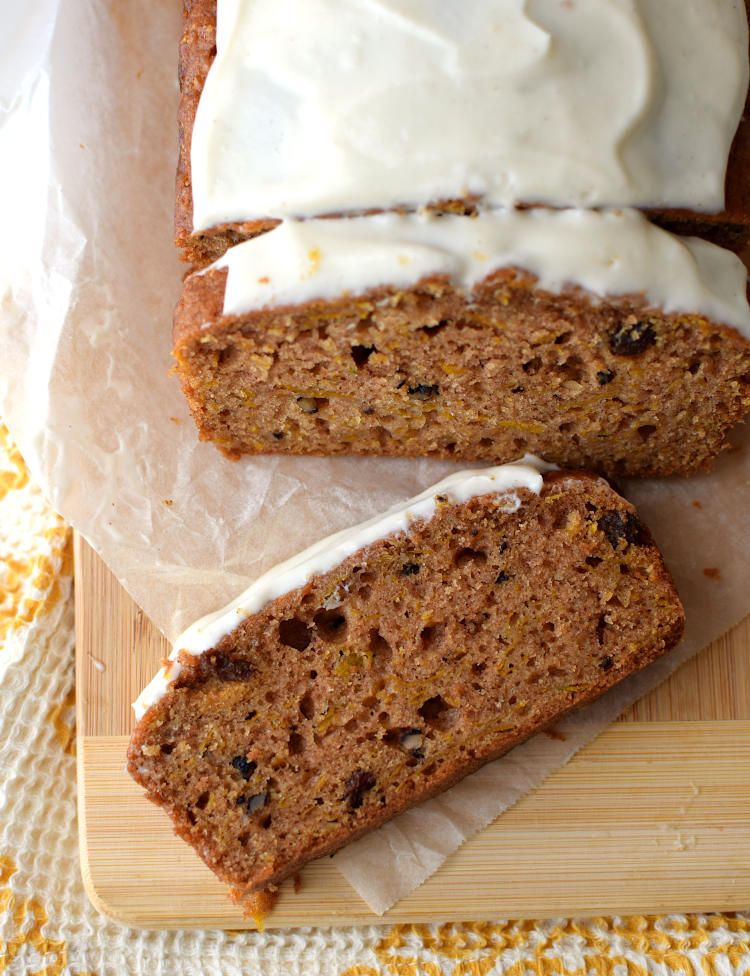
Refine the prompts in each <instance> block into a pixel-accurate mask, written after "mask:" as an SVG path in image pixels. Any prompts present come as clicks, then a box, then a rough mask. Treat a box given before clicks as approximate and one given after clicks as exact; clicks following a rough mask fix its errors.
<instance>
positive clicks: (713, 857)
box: [75, 538, 750, 929]
mask: <svg viewBox="0 0 750 976" xmlns="http://www.w3.org/2000/svg"><path fill="white" fill-rule="evenodd" d="M75 558H76V632H77V651H76V674H77V713H78V714H77V722H78V733H77V734H78V786H79V802H78V812H79V829H80V841H81V862H82V868H83V877H84V881H85V884H86V889H87V891H88V893H89V897H90V898H91V901H92V902H93V903H94V905H95V906H96V907H97V908H98V909H99V910H100V911H102V912H105V913H106V914H107V915H110V916H112V917H113V918H115V919H117V920H119V921H121V922H124V923H126V924H129V925H137V926H147V927H149V926H151V927H165V928H166V927H169V928H175V927H191V926H200V927H220V928H229V929H241V928H246V927H253V926H254V922H252V921H251V920H246V919H244V918H243V917H242V913H241V911H240V910H239V909H237V908H236V907H235V906H234V905H232V904H231V903H230V902H229V900H228V898H227V894H226V889H225V887H224V886H223V885H222V884H221V883H220V882H218V881H217V880H216V878H215V877H214V876H213V874H212V873H211V872H210V871H209V870H208V868H206V867H205V866H204V865H203V863H202V862H201V861H200V860H199V858H198V856H197V855H196V854H195V853H194V852H193V851H192V849H191V848H189V847H188V846H187V845H186V844H184V843H183V842H182V841H180V840H178V839H177V838H176V837H175V836H174V834H173V833H172V828H171V822H170V821H169V820H168V818H167V816H166V814H164V813H163V812H162V811H161V810H159V809H158V808H157V807H156V806H154V805H153V804H151V803H149V802H148V801H147V800H146V799H145V797H144V795H143V793H142V791H141V790H140V789H139V788H138V787H137V786H136V785H135V783H133V782H132V781H131V780H130V778H129V777H128V775H127V773H126V772H125V750H126V746H127V742H128V736H129V732H130V728H131V721H132V719H131V711H130V702H131V701H133V699H134V698H135V697H136V695H137V694H138V692H139V691H140V690H141V688H142V687H143V686H144V685H145V684H146V683H147V682H148V681H149V680H150V679H151V677H152V676H153V674H154V672H155V671H156V668H157V663H158V661H159V659H160V658H162V657H165V656H166V655H167V653H168V651H169V647H168V645H167V643H166V641H164V639H163V638H162V637H161V635H160V634H159V632H158V631H157V630H156V629H155V628H154V627H153V626H152V625H151V624H150V622H149V620H148V619H147V618H146V616H145V614H144V613H143V612H142V611H141V610H139V609H138V607H137V606H136V605H135V604H134V603H133V601H132V600H131V599H130V598H129V597H128V595H127V594H126V593H125V591H124V590H123V589H122V588H121V587H120V586H119V584H118V583H117V582H116V580H115V579H114V577H113V576H112V575H111V573H110V572H109V570H108V569H107V568H106V566H105V565H104V564H103V563H102V561H101V560H100V559H99V558H98V557H97V556H96V555H95V554H94V553H93V551H92V550H91V549H90V548H89V547H88V546H87V545H86V543H85V542H83V541H82V540H81V539H80V538H77V539H76V550H75ZM748 905H750V617H748V618H746V619H745V620H744V621H743V622H742V623H741V624H739V625H738V626H737V627H735V628H734V630H732V631H731V632H730V633H729V634H727V635H726V636H725V637H723V638H721V639H719V640H717V641H716V642H715V643H713V644H712V645H711V646H710V647H709V648H707V649H706V650H705V651H703V652H702V653H701V654H699V655H697V656H696V657H695V658H693V659H692V660H691V661H689V662H688V663H687V664H685V665H684V666H683V667H682V668H681V669H680V670H679V671H678V672H676V674H674V675H673V676H672V678H670V679H669V681H667V682H666V683H665V684H664V685H662V686H661V687H660V688H658V689H656V690H655V691H654V692H652V693H651V694H649V695H647V696H646V697H645V698H644V699H642V700H641V701H639V702H637V703H636V704H635V705H634V706H633V707H632V708H631V709H629V711H628V712H627V713H626V714H625V715H624V716H623V717H622V718H621V719H620V720H619V721H618V722H616V723H614V724H613V725H612V726H611V727H610V728H609V729H608V730H607V731H605V732H604V733H602V735H600V736H599V737H598V738H597V739H596V740H595V741H594V742H592V743H591V744H590V745H589V746H587V747H586V748H585V749H583V750H582V751H581V752H580V753H579V754H578V755H577V756H576V757H574V758H573V759H572V760H571V761H570V762H569V763H568V764H567V765H566V766H564V767H563V768H562V769H560V770H558V771H557V772H556V773H554V774H553V775H551V776H550V777H549V778H548V779H547V780H546V781H545V783H544V784H543V786H541V787H540V788H539V789H538V790H536V791H535V792H534V793H532V794H530V795H529V796H527V797H525V798H524V799H523V800H521V801H520V802H519V803H518V804H516V806H515V807H513V808H512V809H511V810H509V811H508V812H506V813H505V814H503V815H502V816H501V817H499V818H498V819H497V820H496V821H495V822H494V823H493V824H491V825H490V826H489V827H488V828H486V829H485V830H484V831H482V832H481V833H480V834H479V835H478V836H476V837H474V838H473V839H472V840H471V841H469V842H468V843H467V844H465V845H464V846H463V847H462V848H461V849H460V850H459V851H457V852H456V853H455V854H454V855H452V856H451V857H450V858H449V859H448V860H447V861H446V863H445V864H444V865H443V866H442V867H441V868H440V870H439V871H438V872H437V873H436V874H435V875H433V877H431V878H430V879H429V880H428V881H427V882H426V883H425V884H424V885H422V886H421V887H420V888H418V889H417V890H416V891H414V892H413V893H412V894H411V895H409V896H408V897H407V898H405V899H403V901H401V902H399V904H398V905H396V906H395V907H394V908H393V909H392V910H391V911H389V912H388V913H387V914H386V915H384V916H382V917H378V916H375V915H373V914H372V913H371V912H370V910H369V909H368V907H367V905H366V904H365V903H364V902H363V901H362V900H361V899H360V898H359V897H358V895H357V894H356V893H355V892H354V891H353V889H352V888H351V887H350V886H349V885H348V883H347V882H346V881H345V880H344V879H343V878H342V876H341V875H340V874H339V873H338V871H337V870H336V868H335V867H334V864H333V862H331V861H330V860H329V859H328V858H325V859H324V860H322V861H319V862H316V863H314V864H311V865H309V866H308V867H307V868H306V869H305V870H304V872H303V873H302V875H301V887H300V890H299V891H298V892H295V891H294V890H293V888H292V885H291V883H287V884H285V885H284V886H282V889H281V897H280V898H279V901H278V903H277V905H276V907H275V908H274V911H273V912H272V914H271V915H270V916H269V918H268V919H267V920H266V925H267V926H269V927H271V926H300V925H337V924H340V925H343V924H364V923H372V922H417V921H437V920H442V921H448V920H466V919H471V920H480V919H492V918H500V917H514V918H518V917H524V916H525V917H533V918H544V917H554V916H559V915H565V916H568V915H590V914H605V915H610V914H624V913H633V912H637V913H640V912H648V913H652V912H653V913H663V912H670V911H679V912H692V911H707V910H736V909H745V908H747V906H748Z"/></svg>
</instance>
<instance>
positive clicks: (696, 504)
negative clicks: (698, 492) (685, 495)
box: [693, 499, 703, 508]
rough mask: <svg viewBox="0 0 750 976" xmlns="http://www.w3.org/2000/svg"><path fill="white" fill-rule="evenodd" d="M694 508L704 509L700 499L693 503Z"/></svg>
mask: <svg viewBox="0 0 750 976" xmlns="http://www.w3.org/2000/svg"><path fill="white" fill-rule="evenodd" d="M693 508H703V505H702V504H701V503H700V502H699V501H698V499H696V500H695V501H694V502H693Z"/></svg>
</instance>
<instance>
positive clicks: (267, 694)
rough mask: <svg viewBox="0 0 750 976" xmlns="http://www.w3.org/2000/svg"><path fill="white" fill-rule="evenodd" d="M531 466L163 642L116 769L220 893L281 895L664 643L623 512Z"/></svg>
mask: <svg viewBox="0 0 750 976" xmlns="http://www.w3.org/2000/svg"><path fill="white" fill-rule="evenodd" d="M542 467H543V466H541V465H540V464H539V463H538V462H535V461H534V459H530V458H527V459H524V462H520V463H516V464H512V465H506V466H503V467H499V468H489V469H484V470H473V471H464V472H461V473H460V474H455V475H452V476H450V477H449V478H446V479H445V480H444V481H441V482H440V483H438V484H437V485H434V486H433V487H432V488H431V489H429V490H427V491H426V492H424V493H423V494H422V495H420V496H418V497H416V498H413V499H411V500H410V501H408V502H406V503H405V504H404V505H402V506H400V507H399V508H397V509H394V510H391V512H390V513H388V514H387V515H385V516H383V517H381V518H378V519H374V520H372V521H370V522H366V523H364V524H362V525H360V526H357V527H356V528H353V529H349V530H346V531H345V532H342V533H339V534H338V535H335V536H332V537H331V538H329V539H326V540H323V541H322V542H320V543H318V544H317V545H315V546H313V547H312V548H311V549H309V550H307V551H306V552H304V553H302V554H301V555H299V556H297V557H295V558H294V559H291V560H289V561H288V562H286V563H283V564H282V565H280V566H278V567H277V568H276V569H274V570H272V571H271V572H269V573H267V574H266V575H265V576H263V577H261V578H260V579H259V580H258V581H257V582H256V583H255V584H254V585H253V586H251V587H250V589H249V590H247V591H246V592H245V593H243V594H242V596H240V597H239V598H238V599H237V600H235V601H234V603H233V604H231V605H230V606H229V607H228V608H227V609H226V610H225V611H222V612H220V613H218V614H214V615H212V616H210V617H207V618H205V619H204V620H202V621H199V622H198V623H197V624H196V625H194V626H193V627H191V628H190V629H189V630H188V631H187V632H186V633H185V634H184V635H183V636H182V637H181V638H180V639H179V640H178V641H177V642H176V643H175V647H174V652H173V654H172V659H171V660H170V661H169V662H167V663H166V664H165V667H164V668H162V670H161V672H160V673H159V675H157V677H156V678H155V679H154V681H153V682H152V683H151V685H149V687H148V688H147V689H146V690H145V691H144V692H143V694H142V695H141V697H140V698H139V700H138V702H137V703H136V706H135V708H136V715H137V717H138V718H139V722H138V725H137V727H136V729H135V732H134V735H133V739H132V742H131V745H130V749H129V753H128V769H129V771H130V773H131V774H132V775H133V776H134V777H135V779H136V780H137V781H138V782H139V783H140V784H141V785H142V786H143V787H144V788H145V789H146V791H147V794H148V796H149V798H150V799H151V800H153V801H154V802H155V803H158V804H160V805H162V806H163V807H164V808H165V810H166V812H167V813H168V814H169V816H170V817H171V818H172V820H173V821H174V824H175V828H176V831H177V833H178V834H179V835H180V836H181V837H183V838H184V839H185V840H186V841H187V842H188V843H190V844H191V845H192V846H193V847H194V848H195V849H196V851H197V852H198V853H199V854H200V856H201V857H202V858H203V860H204V861H205V862H206V863H207V864H208V865H209V867H210V868H212V869H213V870H214V871H215V872H216V874H217V875H218V876H219V877H220V878H221V879H223V880H224V881H226V882H228V883H229V884H230V885H232V886H233V887H234V888H236V889H238V890H239V892H241V893H245V894H247V893H248V892H252V891H254V890H256V889H258V888H262V887H263V886H266V885H269V884H275V883H277V882H279V881H281V880H282V879H283V878H285V877H287V876H289V875H290V874H293V873H294V872H296V871H297V870H299V868H300V867H301V866H302V865H303V864H304V863H305V862H307V861H309V860H311V859H312V858H317V857H321V856H322V855H324V854H329V853H331V852H333V851H335V850H337V849H338V848H340V847H341V846H342V845H344V844H346V843H348V842H349V841H351V840H353V839H354V838H356V837H358V836H359V835H361V834H363V833H365V832H366V831H369V830H372V829H373V828H375V827H377V826H378V825H380V824H382V823H384V822H385V821H386V820H388V819H389V818H391V817H393V816H394V815H396V814H397V813H399V812H400V811H402V810H405V809H406V808H407V807H410V806H412V805H414V804H416V803H418V802H420V801H421V800H423V799H425V798H427V797H429V796H431V795H433V794H435V793H437V792H439V791H441V790H444V789H446V788H447V787H449V786H450V785H451V784H453V783H456V782H457V781H458V780H460V779H461V778H462V777H463V776H465V775H466V774H467V773H470V772H472V771H473V770H475V769H477V768H478V767H479V766H481V765H482V764H483V763H486V762H487V761H488V760H490V759H493V758H496V757H498V756H500V755H502V754H503V753H505V752H507V751H508V750H509V749H511V748H512V747H513V746H515V745H517V744H518V743H520V742H522V741H523V740H524V739H526V738H528V737H529V736H531V735H533V734H534V733H535V732H537V731H539V730H540V729H542V728H544V727H545V726H547V725H549V724H550V723H553V722H555V721H556V720H557V719H559V718H560V717H561V716H563V715H565V714H566V713H568V712H570V711H571V710H573V709H575V708H578V707H579V706H581V705H583V704H585V703H586V702H589V701H591V700H592V699H594V698H596V697H597V696H598V695H600V694H602V693H603V692H604V691H606V690H607V689H608V688H610V687H611V686H612V685H614V684H616V683H617V682H618V681H620V680H621V679H622V678H624V677H625V676H626V675H628V674H631V673H633V672H634V671H637V670H639V669H640V668H643V667H644V666H645V665H647V664H648V663H649V662H650V661H652V660H653V659H654V658H656V657H658V656H659V655H661V654H663V653H664V652H665V651H667V650H669V649H670V648H671V647H673V646H674V645H675V644H676V643H677V642H678V641H679V639H680V636H681V634H682V630H683V623H684V620H683V611H682V607H681V605H680V601H679V599H678V597H677V594H676V592H675V589H674V586H673V583H672V580H671V577H670V575H669V572H668V570H667V569H666V568H665V566H664V564H663V562H662V559H661V556H660V554H659V552H658V550H657V549H656V547H655V545H654V543H653V541H652V539H651V536H650V534H649V532H648V530H647V529H646V528H645V527H644V526H643V524H642V523H641V522H640V521H639V519H638V516H637V514H636V512H635V510H634V509H633V507H632V506H631V505H630V504H628V502H626V501H625V500H623V499H622V498H621V497H620V496H619V495H617V494H616V493H615V492H614V491H613V490H612V488H610V487H609V485H608V484H607V483H606V482H604V481H603V480H601V479H599V478H597V477H595V476H592V475H587V474H581V473H574V472H565V471H560V472H549V471H547V472H545V473H542Z"/></svg>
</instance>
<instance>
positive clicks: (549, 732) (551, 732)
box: [544, 726, 565, 742]
mask: <svg viewBox="0 0 750 976" xmlns="http://www.w3.org/2000/svg"><path fill="white" fill-rule="evenodd" d="M544 734H545V735H546V736H547V738H548V739H556V740H557V741H558V742H565V736H564V735H563V734H562V732H560V731H559V730H558V729H556V728H555V727H554V726H552V728H549V729H545V730H544Z"/></svg>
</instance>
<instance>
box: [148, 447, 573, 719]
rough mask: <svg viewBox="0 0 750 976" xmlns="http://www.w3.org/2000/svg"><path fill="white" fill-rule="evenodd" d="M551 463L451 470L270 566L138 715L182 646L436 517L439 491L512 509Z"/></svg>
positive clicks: (205, 621) (218, 634)
mask: <svg viewBox="0 0 750 976" xmlns="http://www.w3.org/2000/svg"><path fill="white" fill-rule="evenodd" d="M552 469H554V465H551V464H546V463H545V462H544V461H540V460H539V459H538V458H535V457H532V456H531V455H526V457H524V458H523V459H522V460H521V461H518V462H516V463H514V464H502V465H499V466H498V467H494V468H479V469H473V470H468V471H460V472H458V473H456V474H452V475H449V476H448V477H447V478H444V479H443V480H442V481H439V482H438V483H437V484H435V485H433V486H432V487H431V488H428V489H427V490H426V491H423V492H422V493H421V494H420V495H417V496H415V497H414V498H410V499H409V500H408V501H406V502H403V503H402V504H400V505H396V506H395V507H394V508H392V509H390V511H388V512H386V514H385V515H378V516H376V517H375V518H373V519H370V520H369V521H367V522H362V523H361V524H359V525H355V526H354V527H353V528H350V529H344V530H343V531H342V532H337V533H336V534H335V535H331V536H328V538H326V539H322V540H321V541H320V542H316V543H315V544H314V545H312V546H310V548H309V549H305V550H304V552H301V553H298V554H297V555H296V556H292V558H291V559H287V560H286V562H283V563H280V564H279V565H278V566H275V567H274V568H273V569H270V570H269V571H268V572H267V573H264V575H263V576H261V577H260V578H259V579H257V580H256V581H255V582H254V583H253V584H252V586H250V587H249V588H248V589H247V590H245V592H244V593H242V594H241V595H240V596H239V597H237V599H236V600H233V601H232V603H230V604H229V605H228V606H226V607H224V608H223V609H222V610H219V611H217V612H216V613H211V614H209V615H208V616H206V617H203V618H201V619H200V620H198V621H197V622H196V623H194V624H193V625H192V626H191V627H188V629H187V630H186V631H185V632H184V633H183V634H182V635H181V636H180V637H178V638H177V640H176V641H175V643H174V647H173V648H172V653H171V654H170V661H169V663H168V664H167V665H166V666H164V667H162V668H161V670H160V671H159V672H158V674H157V675H156V677H155V678H154V679H153V680H152V681H151V683H150V684H149V685H147V686H146V688H145V689H144V690H143V691H142V692H141V694H140V695H139V696H138V698H137V700H136V701H135V702H134V703H133V710H134V712H135V717H136V720H137V721H140V719H141V717H142V716H143V715H144V714H145V712H146V711H147V710H148V709H149V708H150V707H151V706H152V705H154V704H155V703H156V702H157V701H159V699H160V698H161V697H162V696H163V695H164V694H165V693H166V692H167V690H168V689H169V686H170V684H171V683H172V682H173V681H174V680H175V679H176V678H177V677H178V676H179V674H180V672H181V670H182V666H181V664H180V663H179V661H178V660H177V657H178V655H179V654H180V652H185V653H188V654H196V655H197V654H201V653H203V652H204V651H207V650H209V649H210V648H212V647H215V646H216V644H217V643H218V642H219V641H220V640H221V639H222V637H225V636H226V635H227V634H229V633H230V632H231V631H232V630H234V628H235V627H237V626H238V625H239V624H240V623H241V622H242V621H243V620H244V619H245V618H246V617H249V616H250V615H251V614H254V613H257V612H258V611H259V610H260V609H261V608H262V607H264V606H265V605H266V604H267V603H269V602H270V601H271V600H275V599H276V598H277V597H279V596H283V594H285V593H290V592H291V591H292V590H295V589H297V588H298V587H300V586H304V584H305V583H306V582H307V581H308V580H309V579H310V578H312V577H313V576H318V575H320V574H322V573H327V572H329V571H330V570H331V569H334V568H335V567H336V566H338V565H339V564H340V563H342V562H343V561H344V560H345V559H347V558H348V557H349V556H351V555H353V554H354V553H355V552H357V551H358V550H359V549H364V548H365V547H366V546H369V545H372V543H373V542H376V541H377V540H378V539H384V538H385V537H386V536H391V535H396V534H398V533H400V532H407V531H408V529H409V526H410V525H411V524H412V523H413V522H415V521H416V520H418V519H430V518H432V516H433V514H434V512H435V508H436V505H437V497H438V496H439V495H440V496H443V497H444V498H446V499H447V501H448V502H449V503H451V504H456V505H460V504H462V503H463V502H467V501H468V500H469V499H470V498H474V497H476V496H477V495H488V494H500V495H503V496H504V497H503V500H502V507H503V509H504V510H505V511H508V512H514V511H515V510H516V509H517V508H518V507H519V506H520V504H521V502H520V499H519V497H518V494H517V490H518V489H519V488H526V489H528V490H529V491H531V492H534V494H536V495H538V494H539V492H540V491H541V487H542V480H543V479H542V472H543V471H549V470H552Z"/></svg>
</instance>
